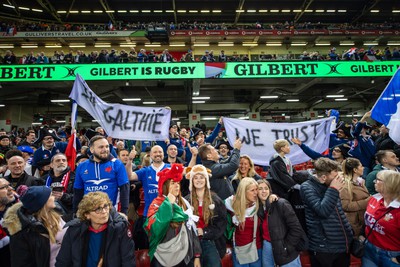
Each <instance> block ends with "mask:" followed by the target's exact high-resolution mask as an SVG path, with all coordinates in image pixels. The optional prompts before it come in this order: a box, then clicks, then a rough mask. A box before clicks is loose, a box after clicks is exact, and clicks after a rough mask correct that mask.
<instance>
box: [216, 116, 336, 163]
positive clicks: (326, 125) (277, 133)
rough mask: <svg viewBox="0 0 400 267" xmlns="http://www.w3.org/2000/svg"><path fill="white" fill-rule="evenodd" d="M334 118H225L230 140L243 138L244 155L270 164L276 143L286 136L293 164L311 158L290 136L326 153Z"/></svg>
mask: <svg viewBox="0 0 400 267" xmlns="http://www.w3.org/2000/svg"><path fill="white" fill-rule="evenodd" d="M333 119H334V118H333V117H331V118H327V119H320V120H312V121H305V122H299V123H269V122H255V121H247V120H238V119H230V118H224V126H225V130H226V134H227V136H228V139H229V142H230V144H231V145H233V140H235V139H236V138H237V137H239V138H240V140H242V144H243V145H242V149H241V150H240V154H241V155H244V154H247V155H249V156H250V157H251V159H252V160H253V161H254V163H255V164H258V165H263V166H268V165H269V160H270V158H271V157H272V156H273V155H274V154H276V151H275V150H274V147H273V143H274V141H275V140H277V139H286V140H288V141H289V143H290V145H291V146H290V149H291V150H290V154H289V155H288V157H289V159H290V160H291V161H292V164H299V163H303V162H306V161H308V160H310V158H309V157H308V156H307V155H306V154H304V152H303V151H302V150H301V148H300V147H299V146H298V145H296V144H293V143H292V142H291V141H290V139H292V138H293V137H297V138H299V139H300V140H301V141H302V142H303V143H304V144H306V145H307V146H309V147H310V148H311V149H313V150H315V151H317V152H319V153H322V152H324V151H325V150H326V149H327V148H328V146H329V134H330V130H331V124H332V120H333Z"/></svg>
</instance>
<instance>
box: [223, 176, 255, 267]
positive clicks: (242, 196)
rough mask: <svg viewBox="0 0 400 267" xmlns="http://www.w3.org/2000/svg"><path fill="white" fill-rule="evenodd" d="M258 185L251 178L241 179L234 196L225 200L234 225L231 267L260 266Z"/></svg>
mask: <svg viewBox="0 0 400 267" xmlns="http://www.w3.org/2000/svg"><path fill="white" fill-rule="evenodd" d="M258 205H259V204H258V184H257V182H256V180H254V179H253V178H249V177H245V178H243V179H242V180H241V181H240V183H239V186H238V188H237V191H236V194H235V195H234V196H230V197H229V198H227V199H226V200H225V206H226V208H227V210H228V211H230V212H231V214H232V223H233V224H234V225H235V232H234V234H233V247H234V251H233V255H232V258H233V266H235V267H238V266H248V267H260V266H261V250H262V240H261V232H260V229H261V228H260V223H259V219H258V216H257V211H258Z"/></svg>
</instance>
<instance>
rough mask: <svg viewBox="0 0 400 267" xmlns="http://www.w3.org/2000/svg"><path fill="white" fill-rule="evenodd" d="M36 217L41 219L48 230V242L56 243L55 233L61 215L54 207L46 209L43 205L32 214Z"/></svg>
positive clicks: (58, 229)
mask: <svg viewBox="0 0 400 267" xmlns="http://www.w3.org/2000/svg"><path fill="white" fill-rule="evenodd" d="M33 216H35V218H36V219H38V220H39V221H41V222H42V223H43V225H44V227H45V228H46V230H47V232H49V239H50V243H53V244H54V243H56V235H57V233H58V231H60V230H61V229H60V220H61V216H60V214H58V213H57V212H56V211H55V210H54V209H51V210H47V209H46V208H45V207H43V208H41V209H40V210H39V211H38V212H36V213H35V214H33Z"/></svg>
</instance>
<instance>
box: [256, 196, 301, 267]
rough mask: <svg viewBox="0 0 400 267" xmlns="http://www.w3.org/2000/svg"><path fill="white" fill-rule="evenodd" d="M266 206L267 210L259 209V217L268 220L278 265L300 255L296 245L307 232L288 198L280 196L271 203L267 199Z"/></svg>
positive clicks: (273, 250)
mask: <svg viewBox="0 0 400 267" xmlns="http://www.w3.org/2000/svg"><path fill="white" fill-rule="evenodd" d="M265 207H266V209H265V211H264V209H263V208H262V207H261V208H260V209H259V211H258V217H259V218H260V219H261V220H262V221H263V220H268V231H269V235H270V237H271V244H272V252H273V254H274V261H275V263H277V264H278V265H284V264H288V263H289V262H291V261H293V260H294V259H296V258H297V256H299V251H297V249H296V245H297V244H298V243H299V241H300V238H301V236H302V235H305V233H304V231H303V229H302V227H301V225H300V222H299V220H298V219H297V216H296V214H295V212H294V211H293V208H292V206H291V205H290V203H289V202H288V201H287V200H285V199H283V198H280V199H278V201H276V202H273V203H271V204H270V203H269V201H266V203H265ZM261 229H262V228H261Z"/></svg>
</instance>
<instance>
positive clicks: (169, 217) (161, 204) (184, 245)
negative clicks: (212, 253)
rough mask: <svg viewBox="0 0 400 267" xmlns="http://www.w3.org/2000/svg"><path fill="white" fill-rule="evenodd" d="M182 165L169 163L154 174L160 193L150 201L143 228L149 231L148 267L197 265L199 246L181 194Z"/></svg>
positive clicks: (189, 210) (186, 202) (192, 216)
mask: <svg viewBox="0 0 400 267" xmlns="http://www.w3.org/2000/svg"><path fill="white" fill-rule="evenodd" d="M183 170H184V169H183V165H181V164H172V166H171V169H164V170H162V171H160V172H159V173H158V174H157V175H158V177H159V180H158V192H159V195H158V197H157V198H155V199H154V200H153V202H152V203H151V205H150V207H149V211H148V213H147V220H146V222H145V224H144V227H145V229H146V231H147V233H148V236H149V241H150V247H149V256H150V260H151V262H150V266H152V267H161V266H194V267H200V256H201V247H200V242H199V239H198V237H197V235H196V234H197V229H196V221H198V219H199V218H198V216H195V215H194V214H193V210H192V209H191V208H190V203H189V202H188V201H187V200H185V199H184V198H183V197H182V196H181V192H180V183H179V182H180V181H181V180H182V174H183Z"/></svg>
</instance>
